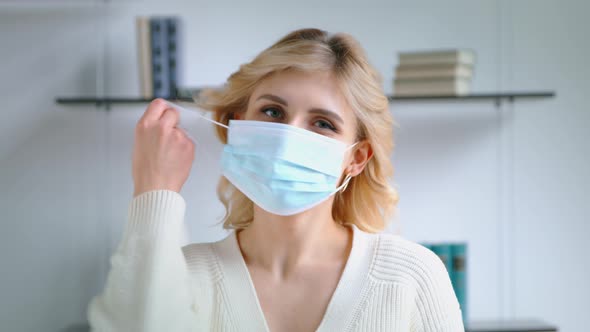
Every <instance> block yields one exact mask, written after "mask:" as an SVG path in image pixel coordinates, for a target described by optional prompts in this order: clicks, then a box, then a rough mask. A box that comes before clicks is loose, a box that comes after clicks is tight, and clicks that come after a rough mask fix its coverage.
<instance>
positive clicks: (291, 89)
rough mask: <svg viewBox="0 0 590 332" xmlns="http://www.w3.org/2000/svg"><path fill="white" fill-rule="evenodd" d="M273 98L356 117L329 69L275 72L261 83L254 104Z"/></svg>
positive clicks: (252, 100)
mask: <svg viewBox="0 0 590 332" xmlns="http://www.w3.org/2000/svg"><path fill="white" fill-rule="evenodd" d="M270 100H272V101H275V102H277V103H279V104H283V105H284V106H286V107H292V108H303V109H314V108H315V109H324V110H329V111H332V112H334V113H336V114H338V115H340V116H341V117H343V118H347V117H353V116H354V115H353V114H352V112H351V110H350V107H349V106H348V103H347V101H346V98H345V97H344V95H343V94H342V92H341V91H340V88H339V85H338V82H337V81H336V78H335V77H334V75H332V74H331V73H329V72H303V71H285V72H279V73H274V74H273V75H271V76H269V77H267V78H265V79H264V80H262V81H261V82H260V83H259V84H258V85H257V87H256V88H255V89H254V91H253V93H252V96H251V98H250V103H251V104H256V103H263V102H269V101H270Z"/></svg>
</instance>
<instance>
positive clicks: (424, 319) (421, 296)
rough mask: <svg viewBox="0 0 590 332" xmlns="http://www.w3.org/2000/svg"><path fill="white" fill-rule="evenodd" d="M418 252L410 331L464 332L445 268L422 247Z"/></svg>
mask: <svg viewBox="0 0 590 332" xmlns="http://www.w3.org/2000/svg"><path fill="white" fill-rule="evenodd" d="M422 253H423V254H422V255H421V256H422V261H423V263H424V264H423V271H421V272H422V278H421V280H420V287H419V288H418V291H417V297H416V306H415V311H414V314H413V317H412V327H413V328H412V331H416V332H418V331H420V332H435V331H436V332H464V331H465V327H464V326H463V318H462V315H461V308H460V305H459V301H458V300H457V296H456V295H455V291H454V290H453V285H452V284H451V279H450V277H449V273H448V272H447V269H446V267H445V265H444V264H443V262H442V261H441V260H440V258H439V257H438V256H437V255H436V254H434V253H433V252H432V251H430V250H427V249H425V248H424V249H423V250H422Z"/></svg>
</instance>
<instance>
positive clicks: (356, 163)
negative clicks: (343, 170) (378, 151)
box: [348, 140, 373, 176]
mask: <svg viewBox="0 0 590 332" xmlns="http://www.w3.org/2000/svg"><path fill="white" fill-rule="evenodd" d="M372 157H373V149H372V148H371V143H369V141H367V140H363V141H360V142H359V143H358V144H357V146H356V148H355V149H354V152H353V154H352V160H351V162H350V164H349V165H348V174H350V175H351V176H357V175H359V174H360V173H361V172H362V171H363V170H364V169H365V166H367V163H368V162H369V160H371V158H372Z"/></svg>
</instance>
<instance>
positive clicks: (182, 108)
mask: <svg viewBox="0 0 590 332" xmlns="http://www.w3.org/2000/svg"><path fill="white" fill-rule="evenodd" d="M166 104H168V105H169V106H170V107H173V108H177V109H179V110H183V111H190V112H195V113H197V116H199V117H201V118H203V119H205V120H206V121H209V122H211V123H213V124H216V125H218V126H221V127H224V128H229V126H227V125H225V124H223V123H221V122H217V121H215V120H213V119H209V118H208V117H206V116H204V115H203V114H201V112H200V111H198V110H196V109H193V108H186V107H182V106H179V105H176V104H175V103H172V102H170V101H168V100H166ZM179 124H180V121H179ZM181 128H183V127H182V126H181ZM183 129H184V128H183Z"/></svg>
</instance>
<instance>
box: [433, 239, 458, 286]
mask: <svg viewBox="0 0 590 332" xmlns="http://www.w3.org/2000/svg"><path fill="white" fill-rule="evenodd" d="M430 250H432V252H434V253H435V254H436V255H437V256H438V257H439V258H440V260H441V261H442V262H443V264H444V265H445V267H446V268H447V272H448V273H449V278H450V279H451V280H453V265H452V261H451V244H450V243H448V242H439V243H433V244H432V245H431V246H430Z"/></svg>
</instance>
